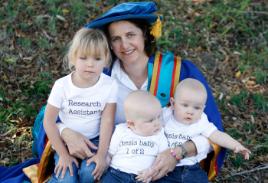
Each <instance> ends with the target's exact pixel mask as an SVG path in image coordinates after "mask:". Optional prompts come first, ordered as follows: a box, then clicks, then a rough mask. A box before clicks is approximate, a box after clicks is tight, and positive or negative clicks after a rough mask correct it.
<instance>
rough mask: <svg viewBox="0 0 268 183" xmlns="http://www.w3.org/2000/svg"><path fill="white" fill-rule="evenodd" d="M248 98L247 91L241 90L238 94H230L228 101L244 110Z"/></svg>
mask: <svg viewBox="0 0 268 183" xmlns="http://www.w3.org/2000/svg"><path fill="white" fill-rule="evenodd" d="M248 98H249V92H247V91H245V90H242V91H241V92H240V93H239V94H236V95H233V96H231V99H230V103H231V104H233V105H236V106H237V107H239V109H240V110H242V111H243V110H246V106H247V105H246V103H247V101H248Z"/></svg>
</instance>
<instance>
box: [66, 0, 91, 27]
mask: <svg viewBox="0 0 268 183" xmlns="http://www.w3.org/2000/svg"><path fill="white" fill-rule="evenodd" d="M70 7H71V15H72V16H73V18H74V23H75V24H77V25H83V24H85V22H86V18H87V17H88V10H87V6H86V3H84V2H83V1H82V0H70Z"/></svg>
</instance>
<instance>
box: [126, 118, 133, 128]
mask: <svg viewBox="0 0 268 183" xmlns="http://www.w3.org/2000/svg"><path fill="white" fill-rule="evenodd" d="M133 126H134V122H133V121H131V120H127V127H128V128H132V127H133Z"/></svg>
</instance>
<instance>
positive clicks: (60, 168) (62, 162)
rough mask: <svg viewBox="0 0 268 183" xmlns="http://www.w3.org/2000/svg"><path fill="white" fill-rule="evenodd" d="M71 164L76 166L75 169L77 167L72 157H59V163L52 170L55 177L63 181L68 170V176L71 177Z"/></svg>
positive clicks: (76, 162) (67, 155)
mask: <svg viewBox="0 0 268 183" xmlns="http://www.w3.org/2000/svg"><path fill="white" fill-rule="evenodd" d="M73 163H74V164H75V165H76V167H78V161H77V160H76V158H74V157H73V156H71V155H69V154H66V155H62V156H59V161H58V163H57V165H56V166H55V169H54V173H55V175H56V177H57V178H58V177H59V176H61V178H62V179H63V178H64V176H65V173H66V171H68V169H69V171H70V175H71V176H73V166H72V164H73Z"/></svg>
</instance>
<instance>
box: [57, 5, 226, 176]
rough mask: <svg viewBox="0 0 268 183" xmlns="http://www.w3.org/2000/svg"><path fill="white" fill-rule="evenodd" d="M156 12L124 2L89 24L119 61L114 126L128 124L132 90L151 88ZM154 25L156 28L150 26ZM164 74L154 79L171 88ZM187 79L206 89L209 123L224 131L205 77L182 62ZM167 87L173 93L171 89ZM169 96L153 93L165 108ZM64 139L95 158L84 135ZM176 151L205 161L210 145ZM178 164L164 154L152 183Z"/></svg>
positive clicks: (199, 141)
mask: <svg viewBox="0 0 268 183" xmlns="http://www.w3.org/2000/svg"><path fill="white" fill-rule="evenodd" d="M156 10H157V8H156V4H155V3H154V2H131V3H122V4H119V5H117V6H115V7H113V8H112V9H110V10H108V11H107V12H106V13H105V14H103V15H102V16H101V17H99V18H97V19H95V20H93V21H92V22H90V23H88V24H87V25H86V27H87V28H99V29H102V30H104V31H105V32H106V35H107V37H108V39H109V42H110V48H111V51H112V53H113V55H114V58H116V59H115V61H114V63H113V65H112V67H111V70H110V74H111V77H113V78H115V79H116V80H117V82H118V83H119V92H118V93H119V98H118V102H117V111H116V117H115V123H120V122H123V121H125V119H124V115H123V114H124V113H123V107H122V104H123V101H124V99H125V97H126V96H127V95H128V94H129V93H130V92H131V91H134V90H150V87H152V86H151V85H152V82H153V79H152V77H153V76H152V75H151V73H150V70H149V68H150V67H151V66H150V64H152V63H155V62H154V61H155V57H156V53H155V52H154V51H155V39H156V37H157V36H159V34H157V32H158V31H159V29H160V28H161V26H159V24H160V19H159V17H158V16H157V15H155V14H153V13H154V12H155V11H156ZM151 25H154V26H153V27H150V26H151ZM162 57H163V59H166V60H168V58H172V59H173V57H170V56H169V54H163V55H161V58H162ZM152 60H153V61H152ZM167 62H173V60H171V61H169V60H168V61H167ZM160 64H161V62H160ZM154 66H155V64H154ZM159 70H160V71H161V72H166V73H168V72H171V70H164V69H162V68H159ZM161 74H162V73H161ZM161 74H160V76H159V75H158V76H157V77H156V79H155V80H157V81H158V83H161V82H162V83H163V82H167V85H169V82H168V81H162V80H163V78H161ZM162 75H164V74H162ZM188 77H191V78H195V79H198V80H200V81H201V82H202V83H203V84H204V85H205V86H206V89H207V92H208V102H207V104H206V109H205V113H206V114H207V116H208V118H209V121H212V122H213V123H214V124H215V125H216V126H217V127H218V129H219V130H222V125H221V119H220V115H219V112H218V110H217V107H216V105H215V102H214V99H213V96H212V93H211V90H210V89H209V87H208V84H207V83H206V81H205V79H204V77H203V76H202V74H201V73H200V71H199V70H198V69H197V68H196V67H195V66H194V65H193V64H192V63H191V62H189V61H186V60H182V61H181V65H180V74H179V79H180V80H182V79H185V78H188ZM161 79H162V80H161ZM160 85H161V84H160ZM171 85H172V84H171ZM164 88H166V87H164ZM167 88H169V90H172V88H170V87H167ZM160 89H161V88H160ZM167 93H168V94H167ZM167 93H163V92H160V93H157V92H155V93H154V94H155V95H156V96H157V97H158V99H159V100H160V101H161V104H162V106H165V105H167V103H168V102H167V101H169V98H170V95H172V91H171V92H170V91H168V92H167ZM169 93H170V94H169ZM61 136H62V137H63V139H64V141H65V142H66V144H67V146H68V149H69V152H70V154H71V155H73V156H76V157H79V158H82V159H83V158H86V157H91V156H92V153H91V151H90V150H89V149H90V148H89V147H91V146H92V143H91V142H90V141H89V140H88V139H86V138H85V137H84V136H82V135H81V134H79V133H77V132H74V131H72V130H70V129H67V128H65V129H64V130H63V131H62V133H61ZM177 148H178V152H181V153H180V154H179V156H180V157H185V156H192V155H195V154H196V153H198V154H202V155H203V158H205V157H206V155H207V153H208V152H209V143H208V140H207V139H205V138H204V137H201V136H200V137H198V138H194V139H192V140H190V141H188V142H186V143H185V144H183V147H177ZM214 161H218V166H220V165H221V164H222V159H217V160H216V159H214ZM214 163H215V162H214ZM175 165H176V159H175V158H174V157H173V156H172V155H171V153H170V149H168V150H166V151H164V152H163V153H161V154H160V155H159V156H158V157H157V160H156V162H155V163H154V166H153V170H154V171H153V173H152V176H153V180H156V179H159V178H161V177H162V176H164V175H166V174H167V173H168V172H170V171H172V170H173V169H174V167H175ZM213 176H215V172H214V174H212V175H211V177H210V178H212V177H213ZM96 178H99V177H96Z"/></svg>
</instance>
